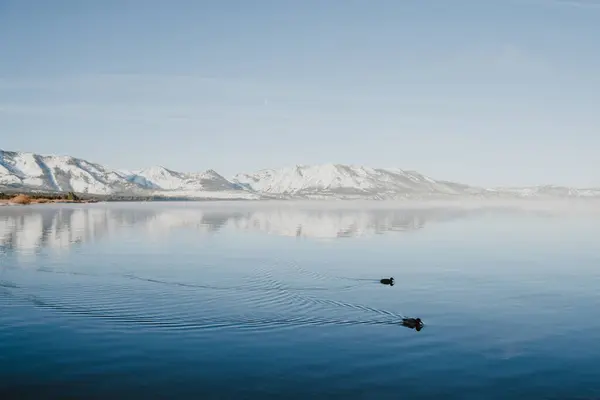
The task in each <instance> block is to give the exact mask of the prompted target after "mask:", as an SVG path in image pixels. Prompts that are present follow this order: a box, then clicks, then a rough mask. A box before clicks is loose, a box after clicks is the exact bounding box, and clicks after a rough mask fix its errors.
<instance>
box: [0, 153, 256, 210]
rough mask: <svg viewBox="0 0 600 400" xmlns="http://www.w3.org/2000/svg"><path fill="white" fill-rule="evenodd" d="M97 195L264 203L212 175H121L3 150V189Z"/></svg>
mask: <svg viewBox="0 0 600 400" xmlns="http://www.w3.org/2000/svg"><path fill="white" fill-rule="evenodd" d="M2 186H4V187H9V188H22V189H29V190H41V191H57V192H69V191H73V192H76V193H87V194H97V195H112V194H120V195H163V196H184V197H190V198H194V197H199V198H232V199H235V198H240V199H255V198H259V196H258V195H256V194H255V193H251V192H249V191H248V190H245V189H244V188H242V187H240V186H238V185H236V184H234V183H232V182H230V181H228V180H227V179H225V178H224V177H222V176H221V175H219V174H218V173H216V172H215V171H213V170H208V171H206V172H199V173H180V172H175V171H171V170H168V169H167V168H164V167H153V168H148V169H144V170H140V171H133V172H127V171H117V170H112V169H109V168H107V167H104V166H102V165H99V164H94V163H90V162H88V161H86V160H82V159H79V158H74V157H69V156H46V155H39V154H34V153H22V152H14V151H3V150H0V187H2Z"/></svg>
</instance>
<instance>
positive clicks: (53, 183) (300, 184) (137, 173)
mask: <svg viewBox="0 0 600 400" xmlns="http://www.w3.org/2000/svg"><path fill="white" fill-rule="evenodd" d="M0 186H15V187H23V188H26V189H28V190H42V191H43V190H60V191H74V192H78V193H89V194H99V195H110V194H120V195H142V196H149V195H158V196H170V197H189V198H197V199H210V198H213V199H252V200H253V199H259V198H286V199H290V198H304V199H344V200H347V199H361V198H362V199H373V200H405V199H407V198H432V197H436V196H441V197H443V196H446V197H447V196H452V197H457V196H466V197H493V198H498V197H517V198H540V197H541V198H550V197H561V198H562V197H567V198H571V197H587V198H589V197H600V189H596V188H588V189H576V188H568V187H560V186H551V185H546V186H535V187H525V188H510V187H509V188H495V189H486V188H479V187H474V186H467V185H462V184H458V183H452V182H446V181H438V180H435V179H432V178H430V177H428V176H425V175H422V174H420V173H418V172H415V171H410V170H403V169H400V168H372V167H367V166H360V165H343V164H322V165H296V166H293V167H287V168H281V169H263V170H260V171H258V172H254V173H241V174H238V175H236V176H235V177H234V178H233V179H231V180H228V179H225V178H224V177H223V176H221V175H219V174H218V173H217V172H215V171H214V170H207V171H205V172H191V173H187V172H177V171H173V170H170V169H168V168H166V167H163V166H155V167H151V168H146V169H142V170H133V171H125V170H113V169H110V168H107V167H104V166H102V165H100V164H95V163H91V162H89V161H86V160H82V159H78V158H74V157H70V156H52V155H38V154H34V153H23V152H10V151H4V150H0Z"/></svg>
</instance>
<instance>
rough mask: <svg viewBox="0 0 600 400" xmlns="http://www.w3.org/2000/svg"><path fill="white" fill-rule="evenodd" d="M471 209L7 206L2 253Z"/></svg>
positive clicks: (400, 221) (347, 227) (355, 224)
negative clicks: (123, 234)
mask: <svg viewBox="0 0 600 400" xmlns="http://www.w3.org/2000/svg"><path fill="white" fill-rule="evenodd" d="M480 212H481V210H479V211H478V210H468V209H444V208H429V209H375V210H368V209H366V210H365V209H363V210H359V209H355V210H352V209H346V210H333V209H302V208H293V207H280V208H267V207H260V208H252V207H248V208H244V207H240V208H235V209H234V208H231V207H228V208H218V207H215V206H209V207H203V206H179V205H165V204H160V205H152V204H150V205H137V206H134V205H132V204H108V205H105V204H96V205H87V206H83V207H71V206H52V205H47V206H34V207H4V208H3V209H1V210H0V252H10V251H14V250H17V251H19V252H35V251H36V250H39V249H42V248H53V249H67V248H69V247H70V246H72V245H73V244H75V243H84V242H88V241H95V240H98V239H101V238H102V237H105V236H108V235H110V234H111V233H116V232H117V231H119V230H123V229H135V230H136V233H140V232H141V233H142V234H147V235H164V234H168V233H169V232H170V231H172V230H175V229H183V228H185V229H194V230H197V231H198V232H201V233H205V234H210V233H214V232H218V231H221V230H224V229H231V230H234V231H255V232H264V233H268V234H274V235H280V236H291V237H305V238H320V239H328V238H332V239H335V238H343V237H356V236H366V235H374V234H383V233H387V232H412V231H416V230H419V229H423V228H424V227H425V226H426V224H427V223H432V222H433V223H435V222H440V221H444V220H449V219H456V218H464V217H467V216H469V215H472V214H474V213H480Z"/></svg>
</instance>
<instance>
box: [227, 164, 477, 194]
mask: <svg viewBox="0 0 600 400" xmlns="http://www.w3.org/2000/svg"><path fill="white" fill-rule="evenodd" d="M232 180H233V182H236V183H238V184H240V185H242V186H244V187H247V188H249V189H252V190H255V191H257V192H264V193H272V194H286V195H293V196H306V197H311V196H314V195H321V196H323V195H329V196H346V197H347V196H362V197H365V196H366V197H372V198H382V197H383V198H389V197H394V196H402V195H409V194H410V195H414V194H443V195H463V194H476V193H482V192H485V190H483V189H477V188H471V187H469V186H466V185H460V184H456V183H451V182H444V181H436V180H434V179H432V178H429V177H427V176H425V175H422V174H419V173H418V172H414V171H404V170H401V169H398V168H396V169H393V168H369V167H364V166H354V165H341V164H325V165H315V166H303V165H297V166H295V167H292V168H282V169H278V170H274V169H265V170H261V171H258V172H256V173H253V174H238V175H236V176H235V177H234V178H233V179H232Z"/></svg>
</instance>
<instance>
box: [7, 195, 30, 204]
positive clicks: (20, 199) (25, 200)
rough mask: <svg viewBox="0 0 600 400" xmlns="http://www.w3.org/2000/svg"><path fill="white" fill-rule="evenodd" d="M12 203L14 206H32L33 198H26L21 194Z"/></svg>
mask: <svg viewBox="0 0 600 400" xmlns="http://www.w3.org/2000/svg"><path fill="white" fill-rule="evenodd" d="M10 202H11V203H14V204H23V205H25V204H31V197H29V196H26V195H24V194H20V195H18V196H15V197H13V198H12V199H11V200H10Z"/></svg>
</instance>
